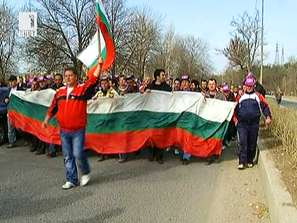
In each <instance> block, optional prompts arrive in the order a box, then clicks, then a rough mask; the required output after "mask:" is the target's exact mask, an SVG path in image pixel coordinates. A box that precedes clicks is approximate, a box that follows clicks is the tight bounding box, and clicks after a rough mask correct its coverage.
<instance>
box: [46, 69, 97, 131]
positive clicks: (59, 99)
mask: <svg viewBox="0 0 297 223" xmlns="http://www.w3.org/2000/svg"><path fill="white" fill-rule="evenodd" d="M96 81H97V77H95V76H94V75H90V76H89V79H88V81H87V82H86V83H85V84H77V85H76V86H75V87H74V88H73V90H72V91H71V93H70V94H69V96H68V98H67V86H66V87H61V88H60V89H59V90H58V91H57V92H56V94H55V97H54V99H53V101H52V104H51V106H50V107H49V109H48V110H47V116H49V117H53V116H54V115H56V119H57V122H58V123H59V125H60V128H61V129H62V130H64V131H69V132H70V131H76V130H80V129H84V128H85V127H86V125H87V111H86V110H87V100H89V99H90V98H92V93H93V91H92V89H93V88H94V86H95V84H96Z"/></svg>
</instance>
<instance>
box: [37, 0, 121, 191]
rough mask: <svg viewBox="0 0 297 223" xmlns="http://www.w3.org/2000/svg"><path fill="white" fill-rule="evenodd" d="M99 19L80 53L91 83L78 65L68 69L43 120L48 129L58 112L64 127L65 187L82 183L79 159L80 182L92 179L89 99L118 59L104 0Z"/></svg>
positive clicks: (99, 3) (98, 7) (61, 125)
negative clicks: (81, 79)
mask: <svg viewBox="0 0 297 223" xmlns="http://www.w3.org/2000/svg"><path fill="white" fill-rule="evenodd" d="M96 22H97V25H98V32H97V34H96V35H95V37H93V39H92V41H91V43H90V45H89V46H88V47H87V48H86V49H85V50H84V51H83V52H82V53H81V54H80V55H79V56H78V59H80V60H81V61H82V62H83V63H84V64H85V65H86V66H87V67H88V68H89V71H88V80H87V82H86V83H84V84H79V83H78V72H77V70H76V69H75V68H74V67H68V68H66V69H65V72H64V75H65V81H66V84H67V85H66V86H65V87H61V88H60V89H59V90H58V91H57V92H56V94H55V96H54V98H53V100H52V103H51V106H50V107H49V109H48V111H47V113H46V117H45V120H44V122H43V123H42V128H43V129H44V130H45V129H46V128H47V127H48V125H49V120H50V119H51V118H52V117H53V116H55V115H56V119H57V122H58V124H59V126H60V138H61V143H62V150H63V156H64V165H65V169H66V183H65V184H64V185H62V189H65V190H67V189H70V188H73V187H75V186H76V185H77V184H78V174H77V167H76V162H75V159H77V160H78V161H79V167H80V170H81V172H82V177H81V180H80V185H81V186H85V185H87V183H88V182H89V181H90V172H91V170H90V166H89V163H88V159H87V157H86V155H85V154H84V147H85V129H86V125H87V111H86V109H87V100H88V99H91V98H92V96H93V95H92V93H93V89H92V88H94V86H95V84H96V82H97V79H98V77H99V76H100V73H101V72H103V71H104V70H106V69H108V68H109V67H110V66H111V65H112V63H113V61H114V58H115V50H114V44H113V41H112V36H111V31H110V27H109V24H108V20H107V16H106V13H105V11H104V7H103V5H102V3H101V1H100V0H97V2H96ZM99 35H100V36H101V35H102V36H103V39H104V42H105V46H104V45H103V52H101V41H100V36H99ZM102 42H103V41H102ZM98 58H99V59H98ZM92 60H93V61H92ZM90 61H92V62H90ZM103 61H104V62H103Z"/></svg>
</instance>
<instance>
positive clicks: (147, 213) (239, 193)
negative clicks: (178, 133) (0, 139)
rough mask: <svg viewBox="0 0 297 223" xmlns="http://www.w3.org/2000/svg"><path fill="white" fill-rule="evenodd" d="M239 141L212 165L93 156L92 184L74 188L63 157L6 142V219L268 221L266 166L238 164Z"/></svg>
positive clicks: (0, 204)
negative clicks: (262, 213) (260, 213)
mask: <svg viewBox="0 0 297 223" xmlns="http://www.w3.org/2000/svg"><path fill="white" fill-rule="evenodd" d="M234 144H235V143H234V142H233V147H231V148H229V149H228V150H227V151H224V154H223V155H222V158H221V162H219V163H216V164H212V165H211V166H205V165H204V161H203V160H201V159H195V158H194V159H193V162H192V163H191V164H190V165H188V166H182V165H181V162H180V161H179V159H178V156H176V155H174V154H170V153H169V154H166V161H165V162H164V164H163V165H160V164H157V163H156V162H153V163H151V162H148V160H147V154H145V151H144V152H143V153H142V158H141V159H139V160H131V161H130V162H127V163H124V164H119V163H118V162H117V159H116V158H114V159H109V160H106V161H104V162H101V163H98V162H97V157H96V156H90V157H89V161H90V164H91V167H92V179H91V182H90V184H89V185H87V186H86V187H76V188H73V189H70V190H67V191H64V190H62V189H61V185H62V184H63V183H64V168H63V163H62V157H61V156H59V157H57V158H52V159H51V158H47V157H46V156H45V155H41V156H36V155H35V154H33V153H30V151H29V149H28V148H26V147H18V148H13V149H7V148H6V146H1V147H0V222H17V223H19V222H86V223H91V222H96V223H97V222H127V223H134V222H135V223H142V222H154V223H156V222H158V223H159V222H160V223H166V222H189V223H192V222H193V223H197V222H199V223H209V222H211V223H212V222H214V223H215V222H218V223H224V222H226V223H232V222H236V223H238V222H256V223H257V222H259V223H267V222H269V219H268V218H264V219H260V218H259V217H257V215H255V213H254V210H253V209H252V208H251V206H250V205H253V204H258V203H264V204H265V197H264V195H263V190H262V185H261V183H260V179H259V172H258V169H257V167H254V168H252V169H246V170H243V171H239V170H237V168H236V167H237V159H236V155H235V153H234V148H235V146H234Z"/></svg>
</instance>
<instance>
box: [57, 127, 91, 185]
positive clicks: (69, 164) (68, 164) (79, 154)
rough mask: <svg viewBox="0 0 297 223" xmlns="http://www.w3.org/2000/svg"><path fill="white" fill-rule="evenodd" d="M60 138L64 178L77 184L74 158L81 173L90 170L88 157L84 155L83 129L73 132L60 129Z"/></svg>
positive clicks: (87, 172) (84, 173) (86, 172)
mask: <svg viewBox="0 0 297 223" xmlns="http://www.w3.org/2000/svg"><path fill="white" fill-rule="evenodd" d="M60 138H61V143H62V151H63V156H64V165H65V169H66V180H67V181H69V182H71V183H74V184H77V183H78V176H77V167H76V163H75V159H77V160H78V162H79V169H80V171H81V173H82V174H83V175H86V174H89V173H90V172H91V170H90V166H89V163H88V158H87V156H86V155H85V152H84V147H85V129H80V130H76V131H73V132H65V131H63V130H60Z"/></svg>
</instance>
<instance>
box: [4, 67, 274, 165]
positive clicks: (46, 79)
mask: <svg viewBox="0 0 297 223" xmlns="http://www.w3.org/2000/svg"><path fill="white" fill-rule="evenodd" d="M87 79H88V78H87V77H86V76H84V77H82V78H81V79H79V83H81V84H83V83H85V82H86V81H87ZM8 81H9V85H10V90H9V93H8V96H7V98H6V99H5V103H6V104H8V103H9V97H10V95H11V93H12V92H13V91H15V90H21V91H26V92H31V91H42V90H45V89H49V88H51V89H53V90H55V91H58V90H59V89H60V88H61V87H64V86H65V84H64V81H63V75H62V74H55V75H53V76H51V75H47V76H43V75H41V76H38V75H33V76H29V75H26V76H24V77H16V76H14V75H11V76H10V77H9V80H8ZM92 89H93V90H92V92H90V94H91V98H92V100H96V99H97V98H102V97H109V98H116V97H121V96H123V95H126V94H132V93H149V92H150V91H151V90H159V91H167V92H171V91H191V92H197V93H202V94H203V95H204V97H205V98H209V99H218V100H223V101H231V102H237V105H236V108H235V112H234V117H233V119H232V120H231V121H230V123H229V127H228V130H227V133H226V135H225V137H224V139H223V143H222V151H223V150H225V149H226V148H227V147H228V146H230V142H231V141H232V140H233V141H234V140H236V139H237V141H238V158H239V163H238V169H244V168H246V167H252V166H253V162H252V160H253V157H254V155H255V150H256V143H257V136H258V129H259V121H260V116H261V112H262V113H263V114H264V116H265V117H266V124H269V123H270V122H271V113H270V110H269V106H268V104H267V103H266V101H265V99H264V97H265V90H264V88H263V87H262V85H260V84H259V83H258V82H256V80H255V78H254V76H253V75H252V74H251V73H250V74H248V75H247V77H246V79H245V80H244V82H243V83H242V84H240V85H238V86H233V85H228V84H227V83H224V84H222V85H218V83H217V81H216V79H208V80H206V79H205V80H204V79H203V80H201V83H200V82H199V81H198V80H196V79H191V78H190V77H189V76H187V75H182V76H181V77H180V78H175V79H173V78H166V75H165V70H163V69H157V70H155V72H154V76H153V77H150V76H147V77H145V78H144V79H143V81H140V80H139V79H136V78H135V77H134V76H133V75H115V76H112V77H111V76H101V77H100V78H98V80H97V83H96V84H95V85H94V86H93V88H92ZM237 133H238V134H237ZM21 135H22V136H23V138H24V140H25V146H28V147H29V148H30V151H31V152H35V154H36V155H41V154H46V155H47V156H49V157H55V156H57V153H58V152H59V151H61V150H62V149H61V146H59V145H54V144H48V143H46V142H43V141H41V140H40V139H38V138H37V137H36V136H34V135H31V134H29V133H25V132H23V133H22V134H21ZM8 137H9V145H8V148H12V147H16V130H15V129H14V127H13V126H12V125H11V124H10V122H9V120H8ZM171 150H174V153H175V154H180V156H181V158H182V164H183V165H188V164H189V163H190V158H191V154H186V153H184V152H183V151H182V150H181V149H179V148H157V147H152V148H149V161H154V160H156V161H157V162H158V163H159V164H162V163H163V161H164V157H163V156H164V152H165V151H167V152H168V151H171ZM98 156H99V157H98V161H104V160H105V159H106V158H108V156H109V155H104V154H99V155H98ZM118 156H119V162H120V163H124V162H127V161H128V160H129V158H130V157H132V156H134V157H140V150H139V151H136V152H135V153H133V154H119V155H118ZM216 160H218V157H208V158H207V159H206V162H205V164H207V165H209V164H211V163H213V162H215V161H216Z"/></svg>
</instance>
